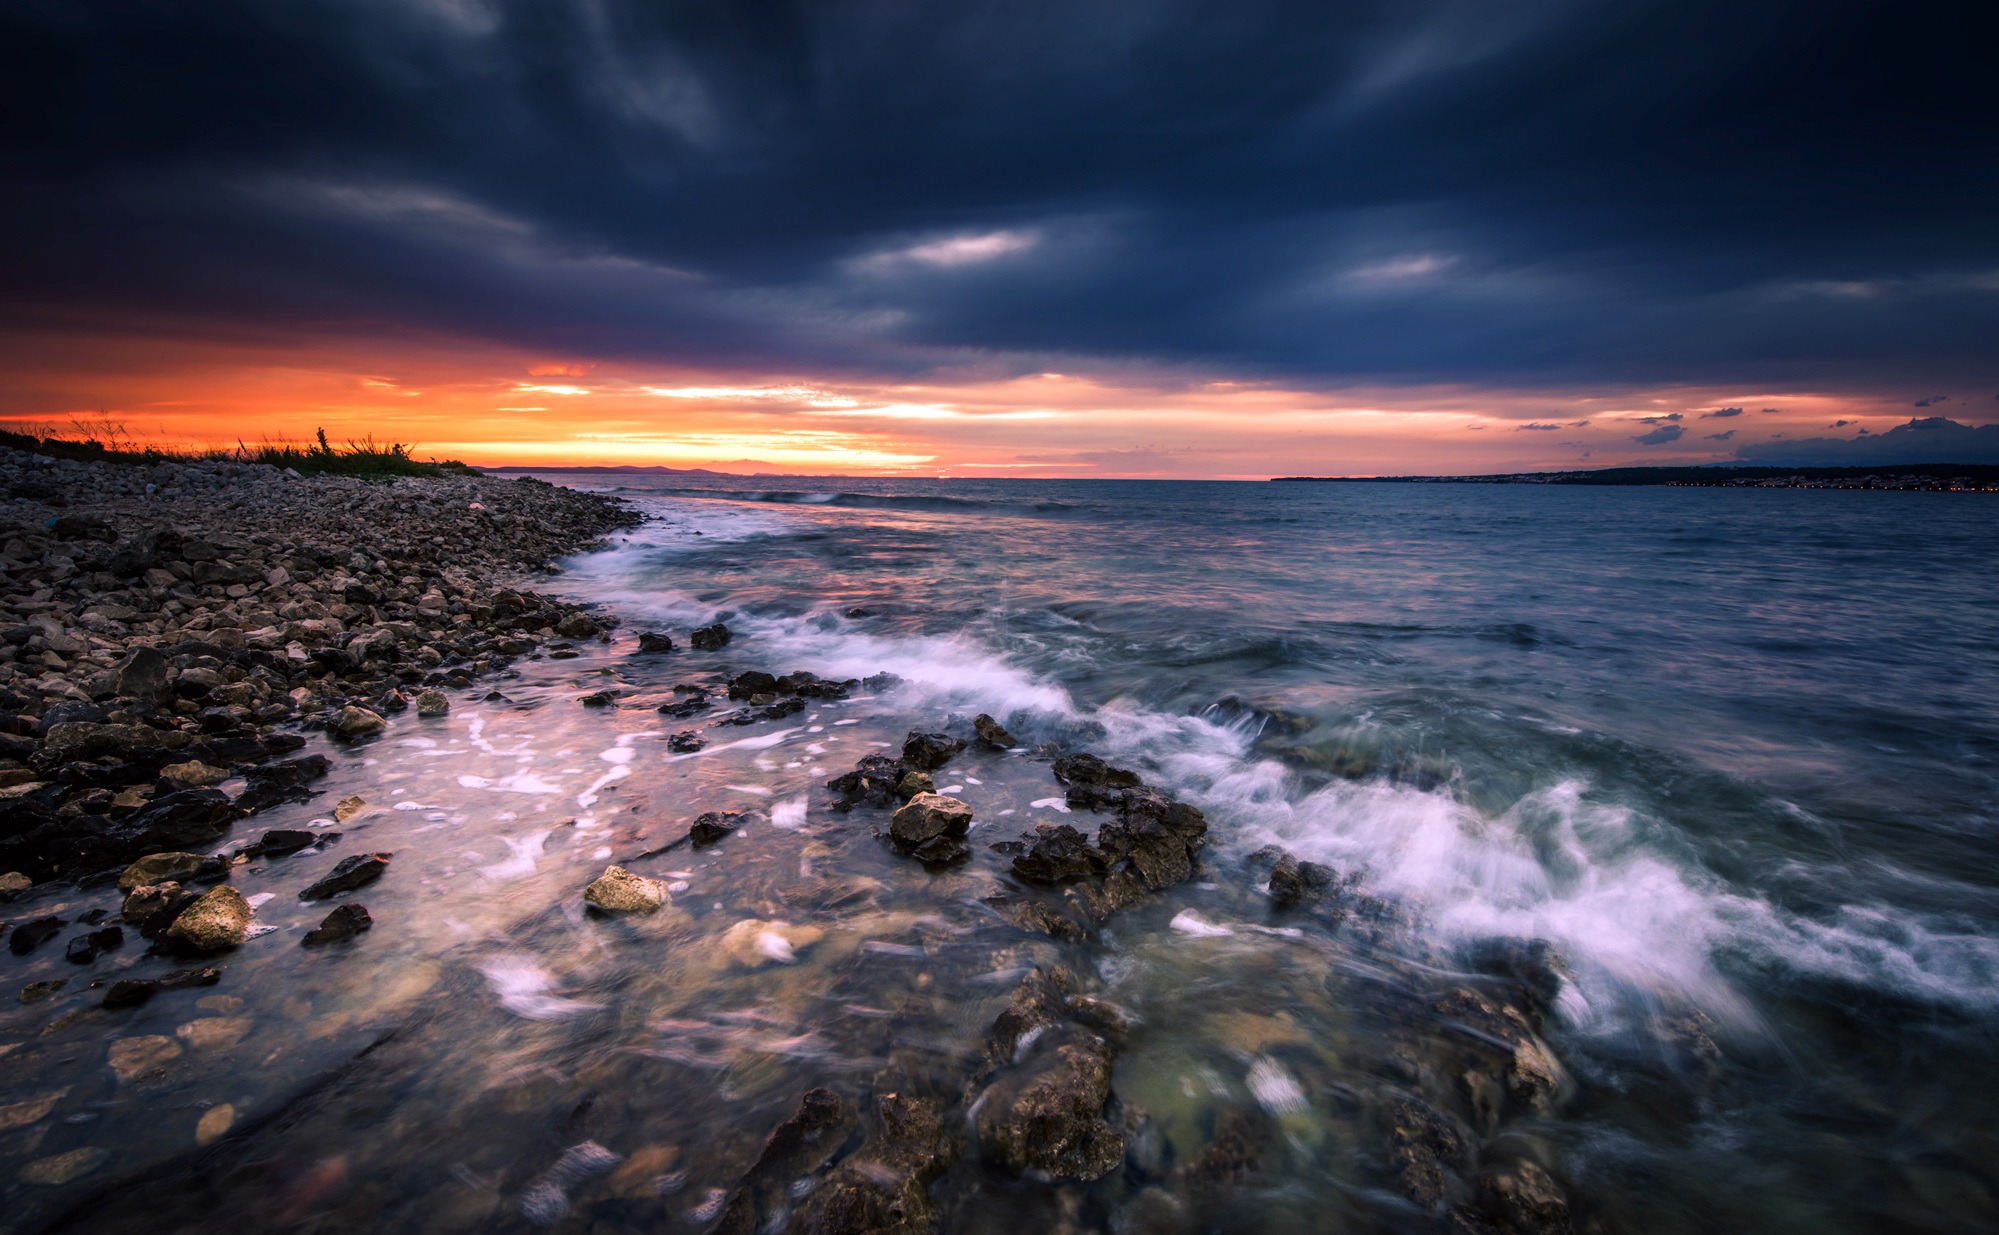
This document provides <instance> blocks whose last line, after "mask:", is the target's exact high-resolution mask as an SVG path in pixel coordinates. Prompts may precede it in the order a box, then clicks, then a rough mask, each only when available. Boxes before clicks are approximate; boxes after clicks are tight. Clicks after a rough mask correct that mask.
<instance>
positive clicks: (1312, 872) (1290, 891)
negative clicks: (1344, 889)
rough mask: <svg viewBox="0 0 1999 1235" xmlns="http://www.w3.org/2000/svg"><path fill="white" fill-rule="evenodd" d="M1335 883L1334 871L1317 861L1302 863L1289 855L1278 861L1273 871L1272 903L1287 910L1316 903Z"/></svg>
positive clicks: (1271, 873)
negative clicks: (1302, 903)
mask: <svg viewBox="0 0 1999 1235" xmlns="http://www.w3.org/2000/svg"><path fill="white" fill-rule="evenodd" d="M1335 882H1336V876H1335V874H1334V872H1333V869H1332V868H1331V867H1329V866H1321V865H1319V864H1318V863H1317V862H1300V861H1299V860H1298V859H1296V858H1294V857H1292V856H1291V855H1290V854H1288V853H1287V854H1285V855H1284V856H1283V857H1281V858H1279V859H1278V860H1277V865H1276V866H1275V867H1273V868H1272V869H1271V872H1270V901H1271V903H1272V904H1274V905H1276V906H1277V907H1278V908H1280V909H1282V908H1288V907H1290V906H1292V905H1296V904H1298V903H1299V902H1301V901H1309V900H1315V899H1317V898H1318V897H1320V896H1322V895H1324V894H1325V893H1326V892H1327V891H1328V890H1330V889H1331V888H1332V887H1333V886H1334V883H1335Z"/></svg>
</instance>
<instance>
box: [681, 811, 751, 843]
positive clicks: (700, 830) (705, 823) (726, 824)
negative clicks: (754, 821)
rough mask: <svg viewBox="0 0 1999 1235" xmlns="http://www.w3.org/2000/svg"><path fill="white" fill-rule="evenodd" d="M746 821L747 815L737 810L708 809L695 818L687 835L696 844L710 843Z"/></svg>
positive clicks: (728, 833)
mask: <svg viewBox="0 0 1999 1235" xmlns="http://www.w3.org/2000/svg"><path fill="white" fill-rule="evenodd" d="M748 821H749V816H747V815H744V814H741V813H740V812H737V811H725V812H718V811H709V812H708V813H706V814H704V815H700V816H697V817H696V818H695V820H694V823H693V825H692V826H690V827H689V828H688V829H687V835H688V836H689V837H691V838H693V841H694V843H695V844H696V845H697V846H701V845H712V844H714V843H715V842H716V841H718V840H721V839H722V838H723V837H726V836H728V835H730V834H731V833H733V832H735V830H736V829H737V828H740V827H742V826H743V824H745V823H746V822H748Z"/></svg>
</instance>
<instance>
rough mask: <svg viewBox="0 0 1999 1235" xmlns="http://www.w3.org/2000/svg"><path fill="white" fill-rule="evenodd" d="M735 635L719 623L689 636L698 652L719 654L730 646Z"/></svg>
mask: <svg viewBox="0 0 1999 1235" xmlns="http://www.w3.org/2000/svg"><path fill="white" fill-rule="evenodd" d="M734 637H735V635H734V634H733V633H732V632H731V631H730V630H729V628H728V627H727V626H724V625H722V623H720V622H717V623H715V624H714V625H713V626H703V627H701V628H700V629H698V630H696V631H695V632H694V633H693V634H692V635H689V636H688V641H689V642H690V643H692V644H693V645H694V650H695V651H697V652H719V651H721V650H722V649H723V648H724V647H726V646H727V645H728V642H729V640H730V639H733V638H734Z"/></svg>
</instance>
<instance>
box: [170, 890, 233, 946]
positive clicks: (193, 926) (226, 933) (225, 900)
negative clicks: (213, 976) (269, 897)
mask: <svg viewBox="0 0 1999 1235" xmlns="http://www.w3.org/2000/svg"><path fill="white" fill-rule="evenodd" d="M249 930H250V904H249V902H248V901H246V900H244V899H243V894H242V893H241V892H238V891H237V890H236V889H234V888H232V887H230V886H228V885H227V884H224V885H223V886H221V887H219V888H211V889H210V890H209V891H208V892H207V893H205V894H204V895H203V896H202V897H201V898H200V899H198V900H196V901H195V902H194V903H193V904H192V905H189V906H188V907H187V908H186V909H183V910H181V913H180V916H179V917H177V918H175V919H174V924H173V925H172V926H171V927H169V928H168V929H167V937H168V938H169V939H173V940H176V941H178V942H180V943H183V944H185V945H187V946H188V947H190V948H194V949H196V950H198V951H202V952H216V951H220V950H221V949H223V948H233V947H235V946H236V945H238V944H240V943H242V942H243V940H244V938H245V937H246V936H247V935H248V934H249Z"/></svg>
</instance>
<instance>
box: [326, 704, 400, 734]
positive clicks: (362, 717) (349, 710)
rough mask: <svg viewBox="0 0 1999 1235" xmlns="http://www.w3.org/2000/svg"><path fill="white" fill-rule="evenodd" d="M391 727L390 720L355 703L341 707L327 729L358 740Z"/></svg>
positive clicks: (328, 722)
mask: <svg viewBox="0 0 1999 1235" xmlns="http://www.w3.org/2000/svg"><path fill="white" fill-rule="evenodd" d="M388 727H389V722H388V721H386V720H383V719H382V718H381V717H380V716H378V715H376V714H375V713H373V712H370V711H369V710H368V709H366V708H357V707H354V706H353V705H351V704H350V705H348V706H347V707H344V708H341V709H340V711H339V712H337V713H335V715H334V717H333V719H332V720H329V721H327V722H326V731H327V732H328V733H330V734H332V735H333V736H334V737H336V738H345V739H347V740H348V741H358V740H360V739H362V738H372V737H374V736H376V735H377V734H380V733H381V732H382V731H383V730H384V729H387V728H388Z"/></svg>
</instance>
